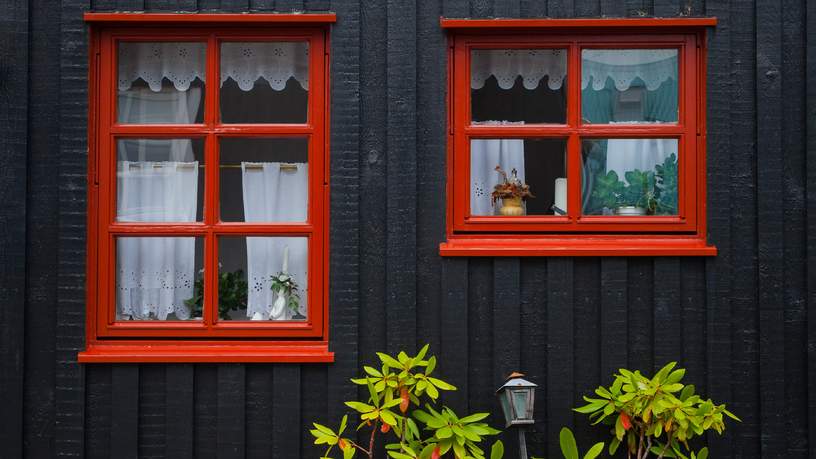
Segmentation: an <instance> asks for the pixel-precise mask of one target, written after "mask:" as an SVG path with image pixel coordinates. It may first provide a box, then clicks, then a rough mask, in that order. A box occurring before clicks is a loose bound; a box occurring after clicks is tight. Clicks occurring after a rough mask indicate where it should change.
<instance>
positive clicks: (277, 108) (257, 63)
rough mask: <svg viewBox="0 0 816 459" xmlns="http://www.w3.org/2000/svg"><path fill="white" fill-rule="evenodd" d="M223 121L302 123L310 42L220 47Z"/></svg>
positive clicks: (243, 44) (307, 98)
mask: <svg viewBox="0 0 816 459" xmlns="http://www.w3.org/2000/svg"><path fill="white" fill-rule="evenodd" d="M220 99H221V103H220V105H221V120H222V121H223V122H224V123H305V122H306V112H307V106H308V100H309V43H308V42H266V43H234V42H225V43H222V44H221V97H220Z"/></svg>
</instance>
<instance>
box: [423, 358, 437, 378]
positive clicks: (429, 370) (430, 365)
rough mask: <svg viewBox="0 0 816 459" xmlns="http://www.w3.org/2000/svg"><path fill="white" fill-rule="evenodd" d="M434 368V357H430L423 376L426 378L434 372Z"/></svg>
mask: <svg viewBox="0 0 816 459" xmlns="http://www.w3.org/2000/svg"><path fill="white" fill-rule="evenodd" d="M434 368H436V357H434V356H431V358H430V359H428V366H427V367H425V375H426V376H427V375H429V374H431V373H432V372H433V371H434Z"/></svg>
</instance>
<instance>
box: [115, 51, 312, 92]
mask: <svg viewBox="0 0 816 459" xmlns="http://www.w3.org/2000/svg"><path fill="white" fill-rule="evenodd" d="M205 64H206V44H205V43H192V42H190V43H178V42H154V43H144V42H123V43H120V44H119V77H118V85H119V91H128V90H129V89H131V86H132V85H133V82H135V81H136V80H138V79H140V78H141V79H142V80H144V81H145V82H147V84H148V86H149V87H150V89H151V90H152V91H155V92H159V91H161V89H162V81H163V79H165V78H166V79H168V80H170V82H172V83H173V86H174V87H175V88H176V90H178V91H187V89H189V88H190V84H191V83H192V82H193V81H195V80H196V79H199V80H201V81H205V78H206V70H205V68H206V65H205ZM260 78H262V79H264V80H265V81H266V82H267V83H269V85H270V86H271V87H272V88H273V89H275V90H277V91H280V90H282V89H283V88H284V87H285V86H286V82H287V81H288V80H289V78H294V79H295V80H297V82H298V83H300V86H301V87H302V88H303V89H308V88H309V44H308V43H307V42H255V43H238V42H235V43H232V42H230V43H224V44H223V45H222V46H221V84H222V85H223V84H224V82H226V81H227V80H228V79H232V80H235V82H237V83H238V87H239V88H241V90H243V91H249V90H251V89H252V88H253V87H254V85H255V83H256V81H257V80H258V79H260Z"/></svg>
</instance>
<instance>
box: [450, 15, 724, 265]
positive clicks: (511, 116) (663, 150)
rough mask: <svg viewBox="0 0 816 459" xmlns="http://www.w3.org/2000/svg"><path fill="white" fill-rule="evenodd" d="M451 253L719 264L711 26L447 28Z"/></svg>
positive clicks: (596, 23)
mask: <svg viewBox="0 0 816 459" xmlns="http://www.w3.org/2000/svg"><path fill="white" fill-rule="evenodd" d="M442 22H443V27H447V28H449V29H451V48H450V49H451V53H450V66H449V69H450V72H449V76H450V87H449V91H450V97H451V98H450V101H449V109H450V110H449V112H450V132H449V135H450V137H449V155H448V240H447V241H446V242H445V243H443V244H442V245H441V248H440V252H441V254H442V255H555V254H557V255H603V254H609V255H613V254H614V255H667V254H676V255H713V254H714V253H716V249H715V248H714V247H710V246H708V245H707V244H706V241H705V177H706V176H705V98H704V94H705V84H704V83H705V81H704V77H705V51H704V49H705V48H704V47H705V34H704V28H702V26H705V25H713V23H714V21H713V20H709V19H677V20H649V19H623V20H443V21H442Z"/></svg>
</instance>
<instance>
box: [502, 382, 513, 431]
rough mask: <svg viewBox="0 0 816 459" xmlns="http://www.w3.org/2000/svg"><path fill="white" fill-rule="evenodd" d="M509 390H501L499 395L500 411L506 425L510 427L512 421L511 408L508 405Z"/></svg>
mask: <svg viewBox="0 0 816 459" xmlns="http://www.w3.org/2000/svg"><path fill="white" fill-rule="evenodd" d="M510 396H511V394H510V391H508V390H505V391H502V392H501V394H500V397H499V400H500V401H501V407H502V412H503V413H504V420H505V422H506V423H507V426H506V427H510V425H511V424H512V423H513V409H512V408H511V407H510Z"/></svg>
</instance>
